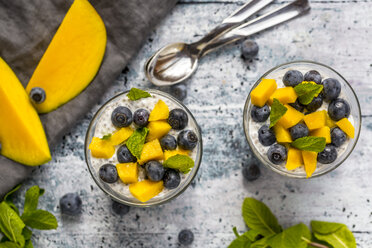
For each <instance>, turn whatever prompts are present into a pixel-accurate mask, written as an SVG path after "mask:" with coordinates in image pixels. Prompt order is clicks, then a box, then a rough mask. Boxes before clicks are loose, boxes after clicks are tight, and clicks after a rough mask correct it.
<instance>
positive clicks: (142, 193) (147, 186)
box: [129, 180, 164, 202]
mask: <svg viewBox="0 0 372 248" xmlns="http://www.w3.org/2000/svg"><path fill="white" fill-rule="evenodd" d="M163 188H164V186H163V181H159V182H152V181H150V180H143V181H141V182H137V183H132V184H130V185H129V191H130V193H131V194H132V195H133V196H134V197H135V198H137V199H138V200H140V201H141V202H147V201H148V200H150V199H151V198H153V197H154V196H157V195H158V194H159V193H160V192H161V191H162V190H163Z"/></svg>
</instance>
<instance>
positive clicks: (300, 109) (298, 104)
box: [288, 98, 305, 112]
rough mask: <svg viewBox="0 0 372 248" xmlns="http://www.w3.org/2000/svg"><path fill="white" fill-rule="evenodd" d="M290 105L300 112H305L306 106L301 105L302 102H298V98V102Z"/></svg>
mask: <svg viewBox="0 0 372 248" xmlns="http://www.w3.org/2000/svg"><path fill="white" fill-rule="evenodd" d="M288 105H289V106H291V107H293V108H294V109H296V110H297V111H300V112H303V111H304V109H305V105H303V104H301V103H300V101H299V100H298V98H297V100H296V101H295V102H294V103H290V104H288Z"/></svg>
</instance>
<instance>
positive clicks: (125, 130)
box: [108, 127, 133, 146]
mask: <svg viewBox="0 0 372 248" xmlns="http://www.w3.org/2000/svg"><path fill="white" fill-rule="evenodd" d="M132 134H133V129H131V128H130V127H122V128H120V129H119V130H117V131H116V132H114V133H113V134H112V135H111V136H110V137H109V139H108V141H109V142H110V143H111V144H112V145H113V146H117V145H119V144H121V143H123V142H124V141H126V140H127V139H128V138H129V137H130V136H131V135H132Z"/></svg>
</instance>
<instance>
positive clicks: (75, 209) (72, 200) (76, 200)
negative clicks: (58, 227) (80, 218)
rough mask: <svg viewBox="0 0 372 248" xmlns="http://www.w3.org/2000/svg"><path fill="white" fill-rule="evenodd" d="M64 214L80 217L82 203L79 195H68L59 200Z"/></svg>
mask: <svg viewBox="0 0 372 248" xmlns="http://www.w3.org/2000/svg"><path fill="white" fill-rule="evenodd" d="M59 207H60V208H61V212H62V214H68V215H78V214H80V213H81V209H82V201H81V198H80V196H79V195H78V194H77V193H68V194H65V195H64V196H62V198H61V199H60V200H59Z"/></svg>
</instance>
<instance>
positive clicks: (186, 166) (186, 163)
mask: <svg viewBox="0 0 372 248" xmlns="http://www.w3.org/2000/svg"><path fill="white" fill-rule="evenodd" d="M194 164H195V163H194V160H192V158H190V157H189V156H186V155H178V154H177V155H175V156H172V157H170V158H168V159H167V160H165V161H164V163H163V166H164V167H166V168H171V169H176V170H178V171H180V172H182V173H183V174H186V173H188V172H189V171H190V170H191V169H192V168H193V167H194Z"/></svg>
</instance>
